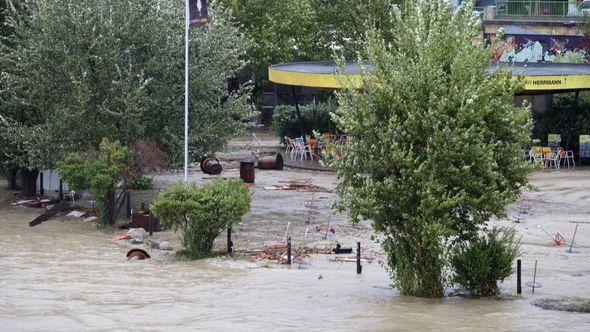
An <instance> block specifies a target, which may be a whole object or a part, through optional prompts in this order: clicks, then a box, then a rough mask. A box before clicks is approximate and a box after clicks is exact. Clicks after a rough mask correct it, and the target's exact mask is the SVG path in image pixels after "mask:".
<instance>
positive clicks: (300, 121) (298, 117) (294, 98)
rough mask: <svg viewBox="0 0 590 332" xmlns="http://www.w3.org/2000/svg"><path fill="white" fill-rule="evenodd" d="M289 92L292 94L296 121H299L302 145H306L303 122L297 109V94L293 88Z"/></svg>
mask: <svg viewBox="0 0 590 332" xmlns="http://www.w3.org/2000/svg"><path fill="white" fill-rule="evenodd" d="M291 92H292V93H293V102H294V103H295V110H296V111H297V119H298V121H299V130H300V131H301V137H303V144H307V140H306V139H305V131H304V130H303V120H302V119H301V110H300V109H299V101H298V100H297V94H296V93H295V87H294V86H291Z"/></svg>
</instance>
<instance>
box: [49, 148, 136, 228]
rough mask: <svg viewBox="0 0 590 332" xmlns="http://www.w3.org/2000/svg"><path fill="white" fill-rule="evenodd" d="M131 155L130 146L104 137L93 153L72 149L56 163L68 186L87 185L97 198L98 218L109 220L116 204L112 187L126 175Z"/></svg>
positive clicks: (78, 186) (108, 221)
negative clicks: (94, 154) (127, 146)
mask: <svg viewBox="0 0 590 332" xmlns="http://www.w3.org/2000/svg"><path fill="white" fill-rule="evenodd" d="M132 159H133V158H132V155H131V153H130V152H129V150H128V149H127V148H125V147H123V146H121V144H120V143H119V142H118V141H114V142H113V141H109V140H108V139H103V140H102V142H101V143H100V148H99V151H98V154H97V155H96V156H93V153H86V154H82V153H77V152H75V153H71V154H69V155H68V157H67V158H66V159H65V160H64V161H60V162H58V163H57V168H58V170H59V174H60V176H61V177H62V179H63V180H64V181H66V182H67V183H68V185H69V186H70V188H73V189H76V190H83V189H90V192H91V193H92V195H93V196H94V197H95V198H96V202H97V205H98V208H99V211H100V220H101V222H102V223H103V224H110V223H112V221H113V212H114V211H113V210H114V208H115V206H114V204H115V202H114V200H115V197H114V196H115V192H114V190H115V187H116V185H117V183H118V182H120V181H123V182H125V181H127V180H128V179H129V175H130V173H129V168H130V166H131V164H132V162H133V160H132Z"/></svg>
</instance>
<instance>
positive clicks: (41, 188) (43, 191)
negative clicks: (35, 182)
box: [39, 172, 45, 197]
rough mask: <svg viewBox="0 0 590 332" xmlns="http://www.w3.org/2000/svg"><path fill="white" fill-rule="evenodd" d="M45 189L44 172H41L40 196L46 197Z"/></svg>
mask: <svg viewBox="0 0 590 332" xmlns="http://www.w3.org/2000/svg"><path fill="white" fill-rule="evenodd" d="M43 187H44V185H43V172H39V195H40V196H41V197H43V196H45V189H44V188H43Z"/></svg>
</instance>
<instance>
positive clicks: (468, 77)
mask: <svg viewBox="0 0 590 332" xmlns="http://www.w3.org/2000/svg"><path fill="white" fill-rule="evenodd" d="M471 6H472V5H471V4H469V3H467V4H463V5H461V6H460V7H459V8H458V9H453V8H452V7H451V6H450V5H449V4H448V2H447V1H444V0H408V1H406V2H405V5H404V6H403V9H400V10H395V11H394V12H393V14H392V15H393V18H394V28H393V31H392V32H391V34H390V35H391V36H394V38H395V39H394V40H393V42H389V41H387V40H385V39H384V38H383V37H382V35H381V34H380V33H379V32H378V31H373V32H371V33H370V34H369V38H368V41H367V45H366V50H365V51H366V52H365V53H366V55H367V60H369V62H370V63H371V67H370V68H369V69H370V71H369V70H365V73H364V75H363V82H362V88H361V89H353V88H350V89H347V90H345V91H343V92H342V93H340V94H339V102H340V107H339V109H338V110H337V112H336V113H337V114H336V116H335V120H336V121H337V122H338V124H339V125H340V127H341V129H342V130H343V131H345V132H346V133H347V134H348V141H347V144H346V145H345V146H343V147H342V154H343V156H344V158H343V159H339V160H337V161H336V162H335V168H336V170H337V172H338V177H339V179H340V182H339V184H338V192H339V194H340V196H341V198H342V206H343V207H344V208H347V209H348V210H349V212H350V216H351V217H352V219H353V221H357V220H358V219H359V218H366V219H370V220H372V222H373V227H374V228H375V230H376V231H377V232H379V233H381V234H383V235H384V237H385V238H386V240H385V242H384V245H385V248H386V250H387V252H388V256H389V260H388V264H389V268H390V269H391V275H392V278H393V280H394V283H395V285H396V286H397V287H398V288H399V289H400V290H401V292H402V293H403V294H407V295H417V296H426V297H438V296H442V295H443V293H444V285H445V280H446V278H445V275H444V273H443V271H444V267H445V265H446V263H445V258H444V256H445V253H448V251H447V249H448V247H449V245H450V244H451V243H450V242H452V241H465V240H469V239H472V238H474V237H475V236H476V235H477V232H478V230H481V228H482V227H485V225H486V223H487V222H488V220H489V219H490V218H491V217H492V216H494V215H496V216H502V215H503V214H504V209H505V206H506V205H507V204H508V203H510V202H513V201H514V200H515V199H516V198H517V197H518V195H519V193H520V190H521V188H522V186H524V185H525V184H526V183H527V178H526V174H527V170H528V168H527V166H526V165H525V164H524V163H523V162H522V160H521V158H520V149H521V147H522V146H523V145H524V144H525V143H526V142H527V141H528V139H529V137H530V130H531V126H530V110H529V109H528V108H526V107H524V108H520V107H516V106H515V105H514V103H513V96H514V94H515V93H516V92H518V91H519V90H520V89H521V88H522V87H523V85H522V84H523V83H522V80H521V79H511V78H510V75H509V74H507V73H506V72H505V71H504V70H498V71H496V72H493V73H489V72H488V68H489V66H490V65H491V60H490V59H491V54H490V52H488V51H487V50H486V49H485V48H484V46H483V45H481V44H480V43H477V42H476V41H477V40H478V36H479V32H480V31H479V26H480V20H479V18H478V16H477V15H474V13H473V10H472V7H471Z"/></svg>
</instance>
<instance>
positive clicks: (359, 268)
mask: <svg viewBox="0 0 590 332" xmlns="http://www.w3.org/2000/svg"><path fill="white" fill-rule="evenodd" d="M361 272H363V266H362V265H361V243H360V242H357V243H356V274H361Z"/></svg>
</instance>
